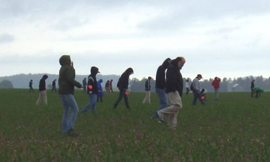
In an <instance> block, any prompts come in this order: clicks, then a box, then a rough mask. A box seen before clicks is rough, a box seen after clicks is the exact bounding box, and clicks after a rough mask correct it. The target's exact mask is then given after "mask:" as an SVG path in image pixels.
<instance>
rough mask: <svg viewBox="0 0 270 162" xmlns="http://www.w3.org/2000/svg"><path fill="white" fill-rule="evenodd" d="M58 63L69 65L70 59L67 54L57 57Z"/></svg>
mask: <svg viewBox="0 0 270 162" xmlns="http://www.w3.org/2000/svg"><path fill="white" fill-rule="evenodd" d="M59 63H60V65H62V66H64V65H71V59H70V56H69V55H63V56H61V57H60V59H59Z"/></svg>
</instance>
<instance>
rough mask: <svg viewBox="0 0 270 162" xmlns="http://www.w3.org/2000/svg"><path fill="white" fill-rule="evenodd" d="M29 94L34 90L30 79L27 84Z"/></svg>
mask: <svg viewBox="0 0 270 162" xmlns="http://www.w3.org/2000/svg"><path fill="white" fill-rule="evenodd" d="M29 92H34V89H33V80H32V79H31V80H30V82H29Z"/></svg>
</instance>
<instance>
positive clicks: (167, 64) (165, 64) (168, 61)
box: [162, 58, 172, 69]
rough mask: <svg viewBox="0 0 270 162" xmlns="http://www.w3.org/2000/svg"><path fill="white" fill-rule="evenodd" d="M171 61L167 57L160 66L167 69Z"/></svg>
mask: <svg viewBox="0 0 270 162" xmlns="http://www.w3.org/2000/svg"><path fill="white" fill-rule="evenodd" d="M171 62H172V59H170V58H167V59H166V60H165V61H164V62H163V63H162V66H163V67H164V68H165V69H167V68H168V67H169V65H170V64H171Z"/></svg>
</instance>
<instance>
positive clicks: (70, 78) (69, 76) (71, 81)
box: [66, 67, 82, 88]
mask: <svg viewBox="0 0 270 162" xmlns="http://www.w3.org/2000/svg"><path fill="white" fill-rule="evenodd" d="M74 74H75V70H74V69H73V68H72V67H71V68H67V71H66V77H67V81H68V83H69V84H71V85H73V86H76V87H78V88H82V85H81V83H79V82H77V81H76V80H75V79H74Z"/></svg>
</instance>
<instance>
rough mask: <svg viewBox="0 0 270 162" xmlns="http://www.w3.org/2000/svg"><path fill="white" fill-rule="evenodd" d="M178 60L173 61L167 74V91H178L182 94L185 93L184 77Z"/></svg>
mask: <svg viewBox="0 0 270 162" xmlns="http://www.w3.org/2000/svg"><path fill="white" fill-rule="evenodd" d="M177 64H178V60H177V59H175V60H173V61H172V63H171V65H170V66H169V68H168V70H167V74H166V77H167V78H166V93H170V92H175V91H178V92H179V94H180V96H182V93H183V78H182V74H181V73H180V69H179V67H178V65H177Z"/></svg>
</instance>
